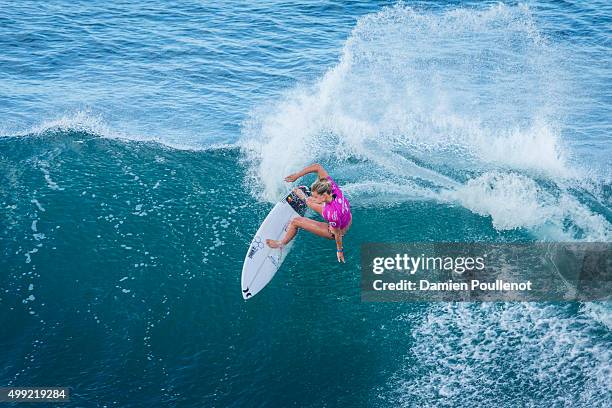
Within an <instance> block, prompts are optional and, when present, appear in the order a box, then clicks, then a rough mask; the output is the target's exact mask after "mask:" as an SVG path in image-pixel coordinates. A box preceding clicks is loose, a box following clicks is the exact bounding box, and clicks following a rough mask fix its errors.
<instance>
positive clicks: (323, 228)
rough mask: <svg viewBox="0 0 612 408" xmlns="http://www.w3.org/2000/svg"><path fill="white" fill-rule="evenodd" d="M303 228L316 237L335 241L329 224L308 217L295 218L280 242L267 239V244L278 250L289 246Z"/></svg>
mask: <svg viewBox="0 0 612 408" xmlns="http://www.w3.org/2000/svg"><path fill="white" fill-rule="evenodd" d="M299 228H302V229H304V230H306V231H308V232H312V233H313V234H315V235H318V236H320V237H323V238H327V239H333V238H334V236H333V235H332V234H331V232H329V229H328V228H327V224H326V223H324V222H319V221H315V220H311V219H310V218H306V217H295V218H294V219H292V220H291V222H290V223H289V225H288V226H287V233H286V234H285V236H284V237H283V239H281V240H280V241H275V240H273V239H267V240H266V244H267V245H268V246H269V247H270V248H278V247H281V246H283V245H287V244H288V243H289V242H290V241H291V240H292V239H293V238H294V237H295V234H297V232H298V229H299Z"/></svg>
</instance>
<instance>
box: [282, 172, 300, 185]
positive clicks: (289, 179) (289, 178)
mask: <svg viewBox="0 0 612 408" xmlns="http://www.w3.org/2000/svg"><path fill="white" fill-rule="evenodd" d="M298 178H299V177H298V176H297V174H295V173H293V174H290V175H288V176H287V177H285V181H286V182H288V183H292V182H294V181H295V180H297V179H298Z"/></svg>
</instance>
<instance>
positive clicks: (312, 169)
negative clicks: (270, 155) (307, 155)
mask: <svg viewBox="0 0 612 408" xmlns="http://www.w3.org/2000/svg"><path fill="white" fill-rule="evenodd" d="M309 173H317V176H318V177H319V178H325V177H327V176H329V173H327V171H326V170H325V169H324V168H323V166H321V165H320V164H319V163H315V164H311V165H310V166H306V167H304V168H303V169H302V170H300V171H298V172H297V173H293V174H290V175H288V176H287V177H285V181H289V182H291V181H295V180H297V179H299V178H300V177H302V176H305V175H306V174H309Z"/></svg>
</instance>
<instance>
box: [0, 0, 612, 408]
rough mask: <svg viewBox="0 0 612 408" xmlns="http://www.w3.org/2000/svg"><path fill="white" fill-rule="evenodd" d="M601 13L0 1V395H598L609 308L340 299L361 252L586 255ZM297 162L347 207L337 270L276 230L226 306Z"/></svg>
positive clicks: (332, 402)
mask: <svg viewBox="0 0 612 408" xmlns="http://www.w3.org/2000/svg"><path fill="white" fill-rule="evenodd" d="M611 20H612V4H611V3H610V2H609V1H603V0H602V1H599V0H597V1H596V0H589V1H544V2H525V3H523V2H521V3H516V2H483V1H474V2H461V1H447V2H433V1H432V2H425V1H423V2H410V1H406V2H401V3H395V2H390V1H379V2H376V1H367V2H366V1H364V2H353V1H350V2H349V1H346V2H343V1H307V2H302V3H301V4H298V3H297V2H288V1H274V0H269V1H268V0H262V1H255V2H239V1H231V0H230V1H225V2H194V1H180V2H179V1H148V2H129V1H113V2H104V1H97V0H95V1H79V0H73V1H65V0H50V1H47V2H35V1H23V2H12V3H11V2H5V3H4V4H3V5H2V7H0V251H1V259H0V386H68V387H71V393H72V399H71V402H70V403H66V404H64V405H62V406H66V407H157V406H159V407H290V406H296V407H324V406H327V407H352V406H355V407H366V406H367V407H429V406H448V407H475V406H501V407H519V406H533V407H536V406H554V407H563V406H572V407H609V406H611V405H612V361H611V360H612V332H611V329H612V308H611V307H610V304H609V303H598V302H594V303H483V304H478V303H415V304H409V303H386V304H372V303H361V300H360V287H359V282H360V266H359V247H360V245H361V244H362V243H364V242H376V241H378V242H406V241H418V242H420V241H459V242H464V241H467V242H470V241H486V242H491V241H493V242H519V241H520V242H531V241H600V242H610V240H611V234H612V172H611V163H612V161H611V160H610V157H612V143H611V140H610V135H611V131H612V128H611V124H610V118H611V117H612V94H611V93H610V90H611V88H610V84H611V74H612V70H611V61H612V50H611V47H612V44H611V38H612V29H611V27H612V24H611ZM315 161H316V162H319V163H322V164H323V165H324V166H326V167H327V168H328V169H329V171H330V173H331V174H332V175H333V176H334V178H335V179H336V180H337V181H338V182H339V184H340V185H341V187H342V188H343V190H344V191H345V193H346V195H347V196H348V197H349V199H350V201H351V204H352V208H353V214H354V222H353V226H352V229H351V231H350V233H349V234H348V235H347V236H346V239H345V251H346V259H347V263H346V264H344V265H340V264H338V263H337V262H336V260H335V248H334V246H333V244H331V243H330V242H329V241H325V240H322V239H320V238H317V237H314V236H311V235H308V234H305V233H300V234H299V235H298V237H297V240H296V243H295V245H294V247H293V250H292V252H291V253H290V255H289V256H288V258H287V260H286V261H285V263H284V264H283V265H282V268H281V269H280V270H279V272H278V274H277V275H276V277H275V278H274V280H273V281H272V282H271V283H270V284H269V286H268V287H266V288H265V289H264V290H263V291H262V292H261V293H259V294H258V295H257V296H256V297H254V298H253V299H252V300H250V301H248V302H245V301H243V299H242V297H241V294H240V273H241V268H242V262H243V259H244V256H245V253H246V249H247V247H248V244H249V242H250V240H251V237H252V236H253V234H254V232H255V231H256V230H257V228H258V226H259V223H260V222H261V221H262V220H263V218H264V217H265V215H266V214H267V212H268V211H269V210H270V208H271V207H272V205H273V203H274V202H275V201H276V200H278V199H279V198H280V197H281V196H282V194H283V193H284V192H285V191H287V189H288V188H289V187H290V186H289V185H287V184H286V183H284V182H283V177H284V176H285V175H287V174H289V173H292V172H294V171H296V170H299V169H300V167H302V166H304V165H307V164H310V163H312V162H315ZM306 182H307V183H310V182H311V179H308V178H306ZM15 406H17V404H15Z"/></svg>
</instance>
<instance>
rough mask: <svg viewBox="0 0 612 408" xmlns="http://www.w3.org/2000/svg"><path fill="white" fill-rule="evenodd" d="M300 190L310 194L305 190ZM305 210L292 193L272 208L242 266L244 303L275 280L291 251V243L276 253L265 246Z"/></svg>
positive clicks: (285, 229)
mask: <svg viewBox="0 0 612 408" xmlns="http://www.w3.org/2000/svg"><path fill="white" fill-rule="evenodd" d="M300 188H301V189H302V190H303V191H304V192H305V193H306V194H310V192H309V191H308V189H307V188H306V187H303V186H300ZM306 209H307V206H306V203H305V202H304V200H301V199H300V198H299V197H298V196H297V195H296V194H295V193H294V192H293V191H292V192H290V193H289V194H288V195H287V196H286V197H285V198H284V199H283V200H281V201H280V202H279V203H277V204H276V205H275V206H274V208H272V211H270V213H269V214H268V216H267V217H266V219H265V220H264V221H263V223H262V224H261V226H260V227H259V229H258V230H257V233H255V237H254V238H253V240H252V241H251V245H250V246H249V249H248V251H247V254H246V257H245V258H244V265H243V266H242V279H241V285H242V297H243V298H244V299H249V298H251V297H253V296H255V295H256V294H257V293H258V292H259V291H260V290H262V289H263V288H264V287H265V286H266V285H267V284H268V282H270V281H271V280H272V278H273V277H274V275H275V274H276V271H278V268H279V267H280V266H281V264H282V263H283V261H284V260H285V257H286V256H287V253H288V252H289V249H291V244H292V242H290V243H289V244H288V245H286V246H285V247H284V248H282V249H274V248H270V247H269V246H268V245H266V239H274V240H279V239H281V238H282V237H283V236H284V235H285V233H286V232H287V227H288V226H289V223H290V222H291V220H292V219H293V218H295V217H298V216H303V215H304V214H305V213H306Z"/></svg>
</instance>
